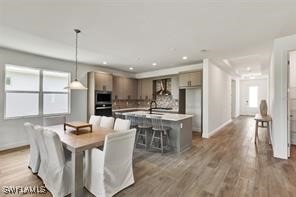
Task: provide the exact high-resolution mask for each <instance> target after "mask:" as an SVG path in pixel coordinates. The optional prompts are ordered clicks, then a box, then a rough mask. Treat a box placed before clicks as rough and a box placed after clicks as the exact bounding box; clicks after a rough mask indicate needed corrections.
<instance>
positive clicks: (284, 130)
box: [269, 35, 296, 159]
mask: <svg viewBox="0 0 296 197" xmlns="http://www.w3.org/2000/svg"><path fill="white" fill-rule="evenodd" d="M291 50H296V35H292V36H287V37H283V38H279V39H276V40H274V44H273V51H272V58H271V68H270V81H269V84H270V86H269V87H270V89H269V90H270V91H269V94H270V108H271V116H272V119H273V121H272V134H271V138H272V146H273V155H274V157H277V158H282V159H287V158H288V125H287V122H288V111H287V102H288V96H287V91H288V88H287V87H288V81H287V79H288V77H287V74H288V54H289V51H291Z"/></svg>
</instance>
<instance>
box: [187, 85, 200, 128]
mask: <svg viewBox="0 0 296 197" xmlns="http://www.w3.org/2000/svg"><path fill="white" fill-rule="evenodd" d="M186 114H193V115H194V117H193V118H192V130H193V131H198V132H200V131H201V88H192V89H186Z"/></svg>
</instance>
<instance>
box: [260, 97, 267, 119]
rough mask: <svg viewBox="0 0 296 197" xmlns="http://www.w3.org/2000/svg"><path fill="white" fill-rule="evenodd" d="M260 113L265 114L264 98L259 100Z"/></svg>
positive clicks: (265, 103)
mask: <svg viewBox="0 0 296 197" xmlns="http://www.w3.org/2000/svg"><path fill="white" fill-rule="evenodd" d="M260 114H261V116H267V102H266V100H261V102H260Z"/></svg>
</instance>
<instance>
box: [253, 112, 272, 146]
mask: <svg viewBox="0 0 296 197" xmlns="http://www.w3.org/2000/svg"><path fill="white" fill-rule="evenodd" d="M255 121H256V125H255V143H257V140H259V137H258V129H259V127H260V128H267V137H268V142H269V144H271V139H270V132H271V123H272V118H271V116H270V115H267V116H262V115H261V114H256V115H255Z"/></svg>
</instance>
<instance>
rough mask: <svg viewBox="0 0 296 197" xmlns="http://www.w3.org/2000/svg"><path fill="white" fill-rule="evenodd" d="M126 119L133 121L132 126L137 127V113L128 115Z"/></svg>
mask: <svg viewBox="0 0 296 197" xmlns="http://www.w3.org/2000/svg"><path fill="white" fill-rule="evenodd" d="M126 119H127V120H129V121H130V122H131V128H136V127H137V121H136V116H135V114H128V115H126Z"/></svg>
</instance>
